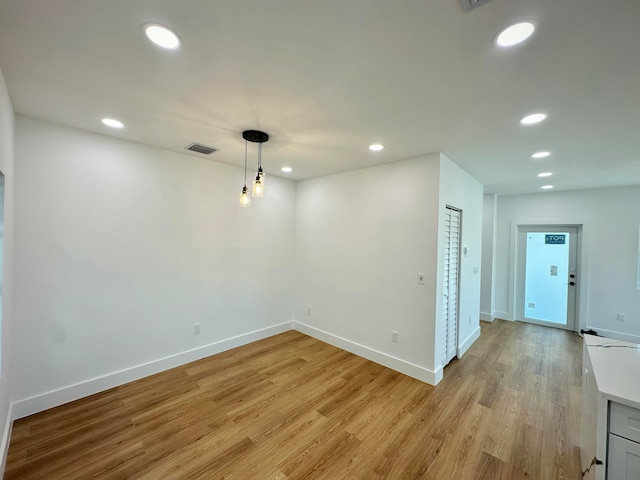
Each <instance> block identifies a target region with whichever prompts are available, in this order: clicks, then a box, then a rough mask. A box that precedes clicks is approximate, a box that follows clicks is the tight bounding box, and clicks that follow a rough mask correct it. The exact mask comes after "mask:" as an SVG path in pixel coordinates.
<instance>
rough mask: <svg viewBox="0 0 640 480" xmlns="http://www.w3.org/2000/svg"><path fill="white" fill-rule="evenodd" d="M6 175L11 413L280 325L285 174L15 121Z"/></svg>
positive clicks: (287, 259) (286, 248)
mask: <svg viewBox="0 0 640 480" xmlns="http://www.w3.org/2000/svg"><path fill="white" fill-rule="evenodd" d="M266 161H267V162H268V159H266ZM267 165H268V163H267ZM16 182H17V184H16V248H15V270H16V274H15V304H14V311H15V317H16V322H15V325H14V335H13V340H14V348H13V358H12V364H13V365H15V368H16V371H15V376H14V379H15V388H14V392H15V393H14V395H15V400H16V401H17V404H16V406H15V407H14V408H15V410H17V413H16V414H15V416H17V417H19V416H21V415H25V414H28V413H31V412H33V411H38V410H41V409H43V408H47V407H49V406H51V405H52V404H58V403H62V402H65V401H68V400H69V399H70V398H73V397H79V396H82V395H86V394H88V393H93V391H99V390H101V389H104V388H107V387H109V386H112V385H113V384H118V383H122V382H125V381H128V380H131V379H132V378H137V377H140V376H143V375H146V374H149V373H153V372H154V371H158V370H161V369H163V368H169V367H170V366H173V365H174V364H179V363H182V362H185V361H189V360H193V359H194V358H199V357H201V356H205V355H209V354H212V353H216V352H217V351H220V350H222V349H224V348H228V347H231V346H235V345H236V344H240V343H245V342H246V341H251V340H253V339H256V338H258V337H261V336H267V335H268V334H272V333H277V332H278V331H283V330H287V329H289V328H290V326H291V320H292V316H293V315H292V310H291V302H290V298H291V290H292V285H293V284H292V280H293V252H294V229H295V223H294V221H295V189H296V187H295V183H294V182H291V181H288V180H284V179H280V178H276V177H270V178H269V183H268V192H267V195H266V196H265V197H264V198H262V199H254V201H253V202H252V206H251V208H249V209H241V208H239V207H238V196H239V192H240V189H241V187H242V170H240V169H238V168H235V167H231V166H227V165H223V164H219V163H216V162H213V161H209V160H207V159H200V158H196V157H193V156H188V155H180V154H177V153H173V152H169V151H165V150H161V149H157V148H152V147H148V146H144V145H140V144H135V143H130V142H125V141H120V140H117V139H114V138H111V137H106V136H100V135H95V134H90V133H86V132H83V131H79V130H75V129H70V128H65V127H61V126H57V125H53V124H50V123H46V122H41V121H37V120H33V119H30V118H25V117H21V116H17V117H16ZM283 322H284V323H283ZM194 323H200V324H201V333H200V334H199V335H194V334H193V333H192V328H193V324H194ZM274 326H278V327H274ZM264 329H266V330H264ZM238 336H240V338H238ZM136 367H138V368H136Z"/></svg>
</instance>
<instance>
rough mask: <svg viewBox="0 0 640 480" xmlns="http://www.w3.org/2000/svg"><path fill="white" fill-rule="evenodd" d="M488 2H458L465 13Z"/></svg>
mask: <svg viewBox="0 0 640 480" xmlns="http://www.w3.org/2000/svg"><path fill="white" fill-rule="evenodd" d="M488 1H489V0H460V4H461V5H462V9H463V10H464V11H465V12H468V11H469V10H471V9H472V8H476V7H479V6H480V5H482V4H483V3H487V2H488Z"/></svg>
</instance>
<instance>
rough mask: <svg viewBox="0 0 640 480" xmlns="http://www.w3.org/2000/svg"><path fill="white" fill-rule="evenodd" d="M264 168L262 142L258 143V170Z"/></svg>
mask: <svg viewBox="0 0 640 480" xmlns="http://www.w3.org/2000/svg"><path fill="white" fill-rule="evenodd" d="M261 168H262V142H260V143H259V144H258V171H260V169H261Z"/></svg>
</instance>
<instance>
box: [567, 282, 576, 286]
mask: <svg viewBox="0 0 640 480" xmlns="http://www.w3.org/2000/svg"><path fill="white" fill-rule="evenodd" d="M575 284H576V282H569V283H565V285H571V286H573V285H575Z"/></svg>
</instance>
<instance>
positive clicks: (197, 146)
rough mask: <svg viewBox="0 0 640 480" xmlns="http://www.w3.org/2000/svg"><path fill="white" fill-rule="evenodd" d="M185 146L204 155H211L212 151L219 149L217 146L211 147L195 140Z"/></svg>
mask: <svg viewBox="0 0 640 480" xmlns="http://www.w3.org/2000/svg"><path fill="white" fill-rule="evenodd" d="M184 148H186V149H187V150H191V151H192V152H197V153H202V154H203V155H211V154H212V153H214V152H217V151H218V149H217V148H213V147H209V146H207V145H203V144H201V143H195V142H194V143H192V144H189V145H187V146H186V147H184Z"/></svg>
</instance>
